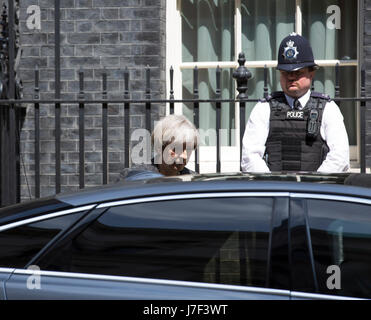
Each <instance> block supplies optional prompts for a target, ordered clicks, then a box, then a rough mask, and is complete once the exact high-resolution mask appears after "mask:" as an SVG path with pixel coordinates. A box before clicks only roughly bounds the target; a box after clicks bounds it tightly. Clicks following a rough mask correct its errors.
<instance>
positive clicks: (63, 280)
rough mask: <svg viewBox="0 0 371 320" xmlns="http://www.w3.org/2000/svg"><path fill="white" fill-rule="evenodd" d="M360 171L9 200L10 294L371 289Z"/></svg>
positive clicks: (195, 295) (4, 250)
mask: <svg viewBox="0 0 371 320" xmlns="http://www.w3.org/2000/svg"><path fill="white" fill-rule="evenodd" d="M354 177H356V178H357V179H354ZM357 181H358V182H357ZM357 183H361V184H362V185H364V186H366V185H367V184H368V183H369V177H368V176H364V175H352V174H338V175H335V174H334V175H319V174H291V175H287V174H269V175H268V174H261V175H251V174H241V173H237V174H209V175H187V176H184V177H181V178H179V177H174V178H154V179H147V180H140V181H135V182H127V183H122V184H117V185H114V186H106V187H102V188H97V189H91V190H84V191H81V192H78V193H75V194H66V195H57V196H55V197H52V198H47V199H40V200H36V201H32V202H29V203H23V204H19V205H15V206H11V207H6V208H3V209H0V282H1V284H2V286H1V289H0V298H2V299H182V300H184V299H193V300H195V299H206V300H210V299H223V300H225V299H285V300H288V299H353V298H370V297H371V189H369V188H367V187H359V186H354V185H353V186H352V185H346V184H357Z"/></svg>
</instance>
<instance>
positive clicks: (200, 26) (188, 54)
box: [181, 0, 235, 62]
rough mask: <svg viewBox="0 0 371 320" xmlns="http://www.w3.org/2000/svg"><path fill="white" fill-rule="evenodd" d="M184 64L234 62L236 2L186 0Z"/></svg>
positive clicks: (183, 6) (184, 9)
mask: <svg viewBox="0 0 371 320" xmlns="http://www.w3.org/2000/svg"><path fill="white" fill-rule="evenodd" d="M181 4H182V7H181V14H182V43H183V47H182V51H183V58H182V61H183V62H194V61H232V60H235V58H234V1H222V0H213V1H203V0H182V1H181Z"/></svg>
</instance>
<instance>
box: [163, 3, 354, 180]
mask: <svg viewBox="0 0 371 320" xmlns="http://www.w3.org/2000/svg"><path fill="white" fill-rule="evenodd" d="M301 3H302V0H296V13H295V32H296V33H298V34H302V12H301ZM357 4H358V6H359V1H357ZM180 9H181V0H174V1H173V0H172V1H166V71H167V72H169V70H170V67H173V69H174V82H173V90H174V98H175V100H181V99H182V73H181V71H182V70H185V69H193V68H194V67H196V66H197V68H198V69H216V68H217V67H218V66H219V67H220V68H233V69H234V68H237V67H238V62H237V61H222V62H221V61H219V62H215V61H209V62H182V37H181V35H182V19H181V12H180ZM358 12H359V10H358ZM357 19H358V21H359V17H357ZM298 22H299V23H298ZM234 24H235V38H234V53H235V54H234V56H235V57H238V54H239V53H240V52H242V37H241V33H242V16H241V0H235V15H234ZM359 28H360V26H359V23H358V30H357V32H358V34H359V32H360V30H359ZM358 38H359V37H357V39H358ZM358 41H359V40H358ZM357 47H358V48H359V43H358V44H357ZM357 51H358V57H357V60H347V61H344V60H337V59H332V60H315V61H316V63H317V64H318V65H319V66H321V67H329V66H330V67H334V66H335V65H336V64H337V63H339V65H340V66H357V88H358V89H357V90H358V92H357V95H359V72H360V70H359V67H358V61H359V60H360V57H359V54H360V50H357ZM265 65H266V66H267V67H272V68H274V67H276V66H277V60H266V61H246V63H245V66H246V67H247V68H264V66H265ZM166 89H167V96H169V92H170V77H168V75H167V81H166ZM236 95H237V93H236ZM182 108H183V107H182V104H181V103H175V105H174V113H175V114H182V112H183V110H182ZM169 111H170V108H169V106H167V109H166V114H169ZM359 114H360V113H359V103H358V106H357V110H356V119H357V145H356V146H350V158H351V160H352V161H357V162H359V153H360V148H359V145H360V134H359V130H358V128H359ZM235 123H236V128H235V129H236V130H234V133H235V141H236V145H235V146H222V147H221V148H220V149H221V155H220V159H221V172H236V171H240V134H239V133H240V130H239V105H237V108H236V114H235ZM199 161H200V173H208V172H215V170H216V147H215V146H201V147H200V148H199ZM188 167H190V168H191V169H194V154H193V155H192V157H191V159H190V162H189V165H188Z"/></svg>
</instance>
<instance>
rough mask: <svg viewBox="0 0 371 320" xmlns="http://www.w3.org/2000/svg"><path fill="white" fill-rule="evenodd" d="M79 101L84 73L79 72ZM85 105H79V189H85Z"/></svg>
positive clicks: (82, 92)
mask: <svg viewBox="0 0 371 320" xmlns="http://www.w3.org/2000/svg"><path fill="white" fill-rule="evenodd" d="M79 86H80V93H79V100H84V96H85V94H84V72H83V71H82V69H81V68H80V71H79ZM84 109H85V105H84V103H83V102H80V103H79V185H80V189H82V188H84V187H85V143H84V142H85V141H84V140H85V110H84Z"/></svg>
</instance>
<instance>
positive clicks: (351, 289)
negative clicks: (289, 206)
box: [307, 200, 371, 298]
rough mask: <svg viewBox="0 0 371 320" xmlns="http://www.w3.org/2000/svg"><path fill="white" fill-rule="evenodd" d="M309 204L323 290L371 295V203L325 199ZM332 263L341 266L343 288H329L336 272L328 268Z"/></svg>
mask: <svg viewBox="0 0 371 320" xmlns="http://www.w3.org/2000/svg"><path fill="white" fill-rule="evenodd" d="M307 204H308V215H309V227H310V234H311V239H312V248H313V255H314V260H315V267H316V273H317V278H318V285H319V289H320V292H321V293H325V294H333V295H343V296H353V297H367V298H370V297H371V273H370V270H371V217H370V206H367V205H362V204H353V203H346V202H337V201H325V200H307ZM331 265H336V266H339V267H340V289H336V288H334V289H329V288H328V283H327V282H328V279H329V277H330V276H331V275H332V274H334V273H333V272H331V273H327V272H326V271H327V268H328V267H329V266H331ZM331 283H333V284H335V280H334V281H332V282H331Z"/></svg>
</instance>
